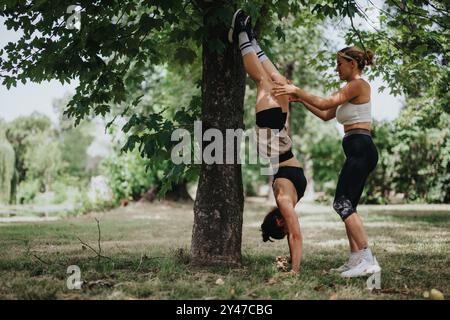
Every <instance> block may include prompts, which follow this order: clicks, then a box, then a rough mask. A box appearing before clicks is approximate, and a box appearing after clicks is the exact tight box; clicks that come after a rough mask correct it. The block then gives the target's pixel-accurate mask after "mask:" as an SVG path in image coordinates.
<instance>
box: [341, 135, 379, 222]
mask: <svg viewBox="0 0 450 320" xmlns="http://www.w3.org/2000/svg"><path fill="white" fill-rule="evenodd" d="M364 131H365V130H364ZM342 147H343V149H344V153H345V156H346V160H345V163H344V166H343V168H342V170H341V173H340V174H339V180H338V184H337V187H336V193H335V196H334V202H333V208H334V210H336V212H337V213H338V214H339V216H340V217H341V218H342V220H345V219H346V218H348V217H349V216H350V215H351V214H352V213H354V212H356V207H357V206H358V202H359V199H360V198H361V194H362V192H363V189H364V185H365V183H366V180H367V177H368V176H369V174H370V173H371V172H372V171H373V170H374V169H375V167H376V165H377V162H378V151H377V148H376V147H375V144H374V143H373V141H372V137H371V136H370V134H369V131H367V133H364V134H361V133H356V134H350V135H348V136H345V137H344V139H343V140H342Z"/></svg>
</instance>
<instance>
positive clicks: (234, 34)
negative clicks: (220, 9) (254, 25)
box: [228, 9, 251, 43]
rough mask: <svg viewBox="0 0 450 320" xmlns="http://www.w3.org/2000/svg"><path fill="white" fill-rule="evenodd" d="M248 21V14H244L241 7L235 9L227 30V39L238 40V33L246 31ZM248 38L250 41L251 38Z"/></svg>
mask: <svg viewBox="0 0 450 320" xmlns="http://www.w3.org/2000/svg"><path fill="white" fill-rule="evenodd" d="M249 22H250V16H248V15H246V14H245V13H244V11H243V10H242V9H238V10H236V12H235V13H234V15H233V19H232V20H231V26H230V30H228V41H229V42H230V43H233V42H234V41H237V40H238V35H239V33H241V32H247V29H248V27H247V24H249ZM250 28H251V26H250ZM249 40H250V41H251V39H249Z"/></svg>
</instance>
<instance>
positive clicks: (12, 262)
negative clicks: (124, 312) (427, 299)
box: [0, 202, 450, 299]
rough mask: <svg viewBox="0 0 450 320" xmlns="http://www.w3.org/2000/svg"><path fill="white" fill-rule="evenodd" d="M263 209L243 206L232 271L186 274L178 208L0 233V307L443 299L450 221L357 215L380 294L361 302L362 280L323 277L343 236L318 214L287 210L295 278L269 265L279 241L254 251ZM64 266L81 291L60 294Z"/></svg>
mask: <svg viewBox="0 0 450 320" xmlns="http://www.w3.org/2000/svg"><path fill="white" fill-rule="evenodd" d="M268 208H269V206H268V205H265V204H262V203H251V202H247V203H246V205H245V212H244V225H243V241H242V256H243V259H242V266H241V267H240V268H219V267H216V268H204V269H199V268H192V267H191V266H190V265H189V259H190V257H189V246H190V241H191V232H192V223H193V213H192V205H188V204H178V203H177V204H175V203H159V204H153V205H143V204H134V205H130V206H128V207H125V208H118V209H115V210H112V211H110V212H104V213H97V214H90V215H86V216H82V217H78V218H68V219H64V220H59V221H55V222H39V223H38V222H36V223H2V224H0V245H1V247H2V250H0V298H3V299H17V298H19V299H73V298H75V299H86V298H94V299H329V298H333V299H334V298H337V299H421V298H422V297H423V296H422V295H423V292H424V291H429V290H431V289H432V288H436V289H439V290H440V291H442V292H443V293H444V295H445V297H447V298H448V295H449V294H450V285H449V283H450V282H449V281H448V280H449V279H450V261H449V256H450V211H446V210H443V211H442V210H441V211H440V210H434V211H430V210H426V209H425V210H423V211H420V210H415V211H414V212H411V210H409V211H408V210H406V211H402V210H397V208H396V210H391V211H390V210H386V209H385V208H384V207H373V206H368V207H364V206H363V207H361V209H360V212H361V216H362V217H363V220H364V224H365V226H366V228H367V231H368V234H369V237H370V243H371V245H372V248H373V251H374V253H375V254H376V256H377V259H378V261H379V262H380V264H381V266H382V268H383V270H382V273H381V290H376V291H374V292H370V291H369V290H367V289H366V279H365V278H358V279H350V280H348V279H342V278H340V277H339V276H338V275H335V274H330V273H328V270H329V269H330V268H331V267H335V266H338V265H340V264H342V263H343V262H344V260H345V258H346V256H347V254H348V252H347V251H348V244H347V241H346V238H345V230H344V226H343V224H342V222H341V220H340V219H339V217H338V216H337V215H336V214H335V213H333V212H332V209H331V208H330V207H328V206H311V205H308V204H306V205H300V206H299V207H298V208H297V212H298V215H299V218H300V225H301V228H302V233H303V238H304V254H303V261H302V266H301V268H302V271H301V274H300V275H299V276H289V275H287V274H286V273H283V272H279V271H277V269H276V266H275V257H276V256H280V255H283V256H287V255H288V253H289V251H288V246H287V242H286V240H285V239H284V240H281V241H276V242H273V243H263V242H262V241H261V235H260V231H259V226H260V224H261V220H262V218H263V217H264V215H265V213H266V211H267V210H268ZM398 208H400V207H398ZM94 218H97V219H99V221H100V227H101V243H100V244H101V250H102V252H101V254H102V255H104V256H106V257H107V258H100V259H98V258H97V257H96V254H95V253H94V252H93V251H92V250H91V249H90V248H88V247H86V246H84V245H82V244H81V242H80V240H82V241H83V242H85V243H86V244H88V245H89V246H91V247H92V248H93V249H95V250H98V249H99V248H98V241H97V240H98V230H97V224H96V221H95V219H94ZM79 239H80V240H79ZM69 265H78V266H79V267H80V270H81V280H82V281H84V283H83V286H82V289H81V290H69V289H68V288H67V285H66V281H67V277H68V276H69V275H68V274H67V267H68V266H69ZM219 279H221V280H219ZM218 280H219V281H218Z"/></svg>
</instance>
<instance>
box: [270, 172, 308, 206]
mask: <svg viewBox="0 0 450 320" xmlns="http://www.w3.org/2000/svg"><path fill="white" fill-rule="evenodd" d="M278 178H286V179H288V180H289V181H291V182H292V183H293V184H294V187H295V190H296V191H297V202H299V201H300V199H301V198H302V197H303V195H304V194H305V189H306V183H307V182H306V178H305V174H304V173H303V169H302V168H299V167H290V166H285V167H279V168H278V171H277V173H276V174H275V175H274V176H273V182H272V186H273V184H274V183H275V180H276V179H278Z"/></svg>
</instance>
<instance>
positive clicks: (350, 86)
mask: <svg viewBox="0 0 450 320" xmlns="http://www.w3.org/2000/svg"><path fill="white" fill-rule="evenodd" d="M275 83H276V86H275V87H274V88H273V89H272V94H273V95H274V96H275V97H277V96H282V95H286V94H287V95H291V96H294V97H296V98H298V99H300V100H302V101H304V102H306V103H309V104H310V105H312V106H313V107H314V108H316V109H319V110H329V109H333V108H337V107H338V106H340V105H341V104H344V103H345V102H347V101H350V100H352V99H353V98H355V97H357V96H358V95H359V92H360V84H359V81H350V82H349V83H347V84H346V85H345V86H344V87H343V88H342V89H340V90H339V91H337V92H336V93H334V94H332V95H331V96H329V97H327V98H321V97H318V96H315V95H313V94H310V93H308V92H306V91H305V90H303V89H300V88H298V87H296V86H295V85H293V84H281V83H277V82H275Z"/></svg>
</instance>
